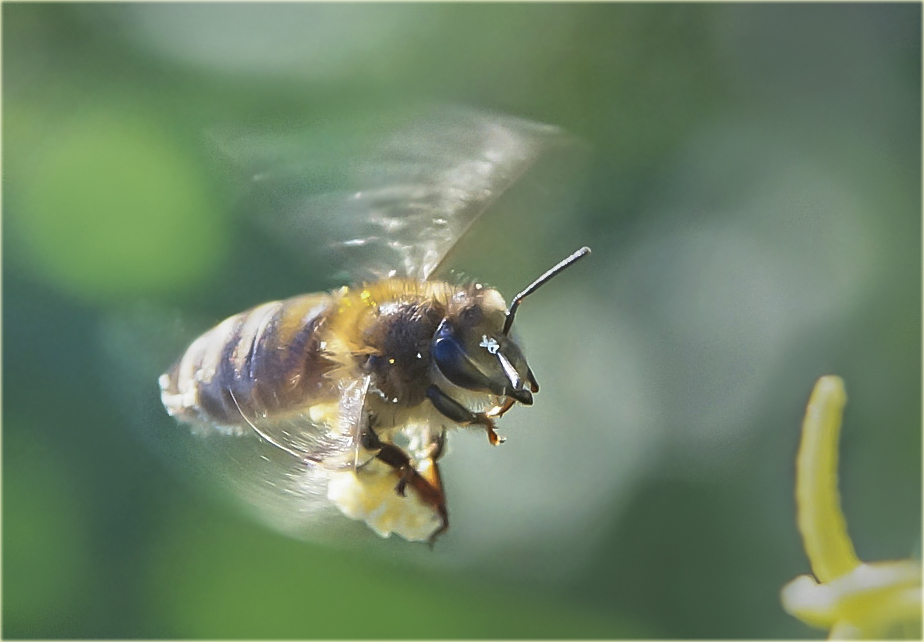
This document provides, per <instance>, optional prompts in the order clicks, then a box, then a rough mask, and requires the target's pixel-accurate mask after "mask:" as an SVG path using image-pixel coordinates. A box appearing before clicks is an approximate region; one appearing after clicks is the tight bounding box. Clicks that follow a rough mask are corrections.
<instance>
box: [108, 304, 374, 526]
mask: <svg viewBox="0 0 924 642" xmlns="http://www.w3.org/2000/svg"><path fill="white" fill-rule="evenodd" d="M198 327H201V326H200V324H193V323H188V322H186V321H184V320H183V317H182V316H181V315H178V314H175V313H172V312H168V311H166V310H164V309H162V308H158V307H155V306H152V305H144V306H138V307H136V308H134V309H130V310H124V311H122V312H119V313H114V314H111V315H110V316H109V318H107V319H106V320H105V322H104V323H103V324H102V325H101V326H100V340H101V346H102V349H103V350H102V354H103V357H104V358H105V359H106V360H107V362H108V364H107V365H109V367H108V368H107V369H106V371H108V372H111V373H117V374H116V375H115V376H114V377H113V380H112V381H109V382H106V383H107V385H106V386H105V387H106V389H107V390H108V391H109V392H110V393H111V394H112V400H113V402H114V403H115V404H117V405H118V406H120V407H121V408H122V409H123V410H124V412H123V414H124V416H125V417H126V421H127V422H128V423H129V425H130V427H131V428H132V429H134V431H135V432H136V433H137V434H138V436H139V437H140V439H141V441H142V442H144V443H145V445H146V446H147V447H148V448H149V449H150V450H151V451H152V452H154V453H155V454H157V455H158V456H159V457H160V458H161V459H163V460H164V461H166V462H167V463H168V464H170V465H171V466H172V467H173V468H174V469H175V472H177V473H179V474H180V475H181V476H184V477H187V478H190V477H191V478H193V481H194V482H196V483H197V485H200V486H202V487H204V488H206V489H209V488H210V489H211V490H212V491H216V490H217V492H218V493H219V494H222V495H224V496H225V498H226V499H232V500H236V501H237V503H238V504H239V505H241V506H242V508H244V510H245V511H246V512H249V513H251V514H252V515H253V516H254V517H255V518H256V519H257V520H258V521H261V522H263V523H265V524H267V525H268V526H270V527H272V528H274V529H276V530H278V531H280V532H283V533H286V534H289V535H292V536H296V537H301V538H310V539H314V540H318V541H336V539H337V537H338V534H339V533H343V532H345V531H349V532H352V533H363V532H364V528H362V525H361V524H354V523H353V522H351V521H350V520H344V519H342V516H340V514H339V512H338V511H337V509H336V508H334V507H333V506H332V505H331V504H330V502H329V501H328V499H327V485H328V480H329V478H330V475H331V474H332V473H334V472H336V471H338V470H348V469H350V468H352V467H353V466H355V465H356V464H357V463H360V464H361V463H363V462H362V461H359V462H357V456H358V451H357V450H355V449H354V446H355V440H354V439H353V435H352V432H351V431H352V429H353V427H354V425H358V421H359V414H360V413H361V412H362V399H363V398H364V396H365V386H366V382H365V381H364V380H360V381H358V382H356V384H355V385H354V386H352V387H351V389H349V390H346V391H344V394H343V395H342V398H341V400H338V401H337V402H335V409H331V410H332V415H331V417H334V418H336V420H338V421H339V422H340V424H339V427H337V428H335V429H334V430H333V431H332V432H335V433H337V432H339V433H341V434H344V433H349V434H348V435H346V436H344V438H343V439H342V440H341V441H340V442H339V443H340V446H339V448H337V449H334V448H332V447H331V445H332V443H333V442H332V441H331V440H330V439H331V438H330V437H329V436H327V435H325V436H323V437H321V433H320V432H319V431H320V430H322V429H323V430H325V431H327V430H329V429H330V426H328V425H327V423H323V422H326V421H328V419H329V418H328V417H320V416H317V415H316V417H315V419H322V420H323V422H317V421H313V420H312V419H311V417H310V416H309V415H308V413H307V411H306V413H305V414H304V415H303V416H294V415H293V416H290V417H286V418H284V419H283V418H273V419H267V418H259V419H258V421H256V422H255V425H256V426H257V427H259V428H260V430H261V431H262V432H265V433H267V434H269V435H271V439H272V440H273V441H278V442H281V443H282V444H283V445H284V447H279V445H278V444H274V443H271V441H270V440H267V439H264V438H261V437H259V436H258V435H257V432H256V431H255V430H253V429H249V428H246V427H245V428H241V426H240V424H238V425H236V427H235V428H234V429H233V430H232V429H229V428H227V427H225V428H221V427H218V426H216V425H212V424H206V423H201V424H197V425H195V426H194V427H193V429H192V430H190V426H188V425H182V424H179V423H177V421H175V420H174V419H172V418H171V417H169V416H168V415H167V413H166V412H165V411H164V406H163V404H162V403H161V399H160V391H159V390H158V387H157V384H156V381H157V378H158V376H159V374H160V373H162V372H164V371H166V369H167V367H168V366H169V365H170V362H169V360H170V358H171V357H172V356H173V355H178V354H181V352H182V350H183V348H184V347H185V346H186V344H187V342H188V341H189V339H190V338H191V337H190V336H189V335H190V331H192V332H193V333H194V332H195V331H196V329H197V328H198ZM341 413H342V414H341ZM251 419H252V418H251ZM243 423H244V425H245V426H246V423H247V422H243ZM313 436H316V437H317V438H318V439H322V440H323V444H324V448H327V450H326V451H325V450H321V447H320V446H319V445H318V444H316V443H314V442H313V441H312V439H313V438H314V437H313ZM319 452H324V453H325V461H324V462H322V463H318V462H315V461H311V460H309V459H307V455H308V454H309V453H313V456H316V455H317V453H319ZM331 518H333V519H331Z"/></svg>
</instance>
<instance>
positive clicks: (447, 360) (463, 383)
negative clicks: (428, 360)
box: [430, 336, 488, 390]
mask: <svg viewBox="0 0 924 642" xmlns="http://www.w3.org/2000/svg"><path fill="white" fill-rule="evenodd" d="M430 355H431V356H432V357H433V361H434V362H435V363H436V367H437V368H439V370H440V372H441V373H443V376H444V377H446V378H447V379H448V380H449V381H450V382H452V383H453V384H455V385H457V386H459V387H460V388H466V389H468V390H484V389H486V387H487V383H488V382H487V379H486V378H485V376H484V374H482V373H481V371H479V370H478V368H476V367H475V364H473V363H472V361H471V359H469V358H468V355H466V354H465V351H464V350H463V349H462V346H461V345H460V344H459V342H458V341H457V340H456V339H455V338H454V337H452V336H440V337H437V338H436V340H434V342H433V346H432V347H431V348H430Z"/></svg>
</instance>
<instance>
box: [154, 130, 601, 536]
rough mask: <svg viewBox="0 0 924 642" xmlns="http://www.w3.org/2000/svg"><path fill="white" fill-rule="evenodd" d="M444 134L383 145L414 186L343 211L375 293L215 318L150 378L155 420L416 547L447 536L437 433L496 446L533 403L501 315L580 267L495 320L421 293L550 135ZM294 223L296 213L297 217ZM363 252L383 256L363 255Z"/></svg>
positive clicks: (489, 292)
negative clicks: (262, 467) (261, 466)
mask: <svg viewBox="0 0 924 642" xmlns="http://www.w3.org/2000/svg"><path fill="white" fill-rule="evenodd" d="M455 122H456V124H457V125H458V127H457V128H456V129H453V128H451V127H450V128H446V127H441V128H438V129H436V128H425V129H424V130H423V132H424V133H421V132H420V130H417V131H416V132H415V133H414V134H413V135H411V136H410V137H409V138H408V137H407V136H405V137H404V138H403V139H402V138H401V137H399V138H398V141H399V143H400V144H402V145H403V148H404V149H407V145H406V143H407V142H408V141H411V142H416V143H417V145H419V148H420V149H423V150H424V151H423V152H420V153H419V156H416V157H413V158H412V161H411V162H406V163H405V166H409V167H412V168H414V171H413V172H412V174H413V176H414V180H415V181H416V182H414V183H408V181H406V180H405V181H400V182H397V183H394V182H392V181H391V180H389V181H386V183H385V184H383V185H376V186H374V188H373V189H370V190H365V191H359V192H356V193H354V194H352V195H351V196H350V197H349V198H348V200H350V201H351V202H352V204H353V210H352V211H353V214H352V216H354V217H356V216H359V217H361V223H362V225H363V226H364V227H361V228H357V229H359V234H361V236H357V237H349V238H347V239H345V240H342V241H335V242H333V244H332V247H336V248H338V249H340V250H344V251H346V253H347V254H348V255H349V253H350V251H353V250H356V249H357V248H359V249H362V250H363V251H364V252H366V253H365V254H364V257H365V258H364V260H363V262H362V265H360V266H357V267H356V268H355V269H354V271H353V273H354V274H369V272H370V271H371V272H372V275H373V277H378V278H362V279H361V280H358V281H357V282H356V283H355V284H353V285H351V286H344V287H341V288H339V289H335V290H333V291H330V292H322V293H314V294H304V295H300V296H295V297H293V298H289V299H286V300H283V301H272V302H269V303H264V304H262V305H259V306H257V307H255V308H252V309H250V310H247V311H245V312H241V313H239V314H236V315H234V316H231V317H229V318H227V319H225V320H224V321H222V322H221V323H219V324H218V325H216V326H215V327H213V328H212V329H211V330H209V331H207V332H205V333H204V334H202V335H201V336H200V337H199V338H197V339H196V340H194V341H193V342H192V343H191V344H190V345H189V347H188V348H187V349H186V351H185V352H184V353H183V354H182V356H180V358H179V359H178V360H177V361H176V362H175V363H174V365H173V366H172V367H171V368H170V369H168V370H167V372H165V373H164V374H162V375H161V376H160V378H159V386H160V392H161V401H162V403H163V405H164V408H165V409H166V411H167V413H168V414H169V415H171V416H172V417H174V418H175V419H177V420H179V421H180V422H182V423H184V424H188V425H189V426H191V428H192V430H193V432H194V433H197V434H201V435H203V436H207V437H210V438H215V436H216V435H217V436H218V438H227V439H247V438H256V439H258V440H260V441H261V442H262V443H264V444H266V445H268V446H269V447H270V448H271V449H273V450H274V451H275V456H276V457H282V458H283V459H285V460H286V468H287V470H289V471H299V470H302V471H303V474H302V473H299V475H300V479H301V481H299V482H298V484H299V486H304V485H305V484H310V485H311V487H312V491H313V492H314V491H316V492H321V493H326V499H327V501H328V502H330V503H331V504H333V505H334V506H335V507H336V508H337V509H338V510H339V511H340V512H341V513H342V514H343V515H345V516H347V517H349V518H351V519H354V520H358V521H362V522H365V523H366V524H367V525H368V526H369V527H370V528H372V529H373V530H374V531H375V532H376V533H378V534H379V535H381V536H383V537H387V536H388V535H390V534H391V533H396V534H398V535H399V536H401V537H403V538H404V539H406V540H409V541H423V542H430V543H431V544H432V542H433V541H434V540H435V539H436V538H437V537H438V536H439V535H440V534H442V533H444V532H445V531H446V529H447V528H448V526H449V517H448V511H447V508H446V497H445V493H444V490H443V483H442V480H441V477H440V470H439V464H438V462H439V460H440V458H441V456H442V454H443V453H444V451H445V444H446V435H447V431H448V430H449V429H451V428H454V427H465V428H475V429H478V430H483V431H484V432H485V433H486V434H487V437H488V440H489V442H490V443H491V444H492V445H498V444H500V443H502V442H503V441H504V439H503V438H502V437H500V436H499V435H498V434H497V431H496V420H497V419H498V418H500V417H502V416H503V415H504V414H505V413H506V412H507V411H508V410H510V408H511V407H513V406H514V405H515V404H517V403H519V404H522V405H531V404H532V403H533V395H534V394H536V393H537V392H538V391H539V384H538V382H537V380H536V377H535V375H534V374H533V371H532V369H531V368H530V366H529V365H528V364H527V361H526V357H525V356H524V354H523V350H522V349H521V347H520V345H519V344H518V342H517V340H516V338H515V337H514V336H512V333H511V329H512V325H513V322H514V318H515V315H516V312H517V309H518V307H519V305H520V304H521V303H522V301H523V300H524V299H525V298H526V297H527V296H529V295H530V294H531V293H532V292H534V291H535V290H536V289H537V288H539V287H540V286H541V285H543V284H545V283H547V282H548V281H549V280H550V279H551V278H553V277H554V276H555V275H557V274H559V273H560V272H561V271H562V270H564V269H566V268H567V267H569V266H571V265H573V264H574V263H575V262H576V261H578V260H579V259H581V258H583V257H585V256H587V255H588V254H589V253H590V250H589V248H587V247H583V248H581V249H580V250H578V251H576V252H574V253H573V254H571V255H570V256H568V257H567V258H566V259H564V260H563V261H561V262H560V263H558V264H557V265H555V266H554V267H552V268H551V269H550V270H548V271H547V272H545V273H544V274H543V275H541V276H540V277H539V278H538V279H536V280H535V281H533V282H532V283H531V284H530V285H529V286H528V287H527V288H525V289H524V290H523V291H521V292H520V293H519V294H517V295H516V296H515V297H514V298H513V299H512V300H511V303H510V305H509V307H508V306H507V304H506V302H505V300H504V298H503V296H502V295H501V294H500V293H499V292H498V291H497V290H496V289H494V288H491V287H488V286H486V285H483V284H482V283H479V282H473V281H470V282H467V283H462V284H454V283H451V282H449V281H447V280H440V279H436V278H433V274H434V273H435V272H436V271H437V269H438V268H439V266H440V265H441V264H442V263H443V260H444V259H445V257H446V254H447V253H448V252H449V251H450V250H451V249H452V247H453V246H454V245H455V244H456V242H457V241H458V240H459V238H461V237H462V236H463V235H464V232H465V231H466V230H467V229H468V227H469V225H470V224H471V222H472V221H473V220H474V219H475V218H477V217H478V216H479V215H480V214H481V212H482V211H483V209H484V206H485V205H486V204H487V202H490V201H492V200H493V199H494V198H496V196H497V195H498V194H499V193H500V192H502V191H504V190H505V189H506V188H507V187H508V186H509V184H511V183H512V182H513V180H516V177H517V176H519V174H520V173H522V171H523V169H524V166H526V165H528V164H529V163H531V162H532V160H533V159H534V157H535V156H536V154H537V152H538V148H539V147H540V145H539V144H538V143H537V141H541V140H543V138H544V137H546V136H548V134H549V133H550V132H551V131H552V129H551V128H548V127H547V126H543V125H537V124H534V123H528V122H526V121H521V120H518V119H510V118H505V117H498V116H488V115H485V114H482V113H480V112H474V113H473V112H465V113H464V114H462V115H461V116H459V115H457V116H456V120H455ZM411 153H412V154H413V153H414V152H413V151H412V152H411ZM386 157H391V158H393V157H394V150H391V151H388V152H387V153H386ZM424 158H426V159H427V160H426V162H424ZM434 160H437V161H439V162H434ZM391 178H392V179H394V177H391ZM447 193H448V196H447ZM357 201H361V204H360V206H359V207H358V208H357V206H356V202H357ZM308 210H310V208H307V210H306V207H305V206H304V203H301V204H300V207H299V212H300V214H299V216H300V217H305V216H306V214H305V212H306V211H308ZM357 212H358V214H357ZM317 220H320V219H317ZM370 226H372V228H373V229H372V231H371V232H370V231H369V228H370ZM355 233H357V232H355V231H354V234H355ZM409 239H412V240H413V241H414V242H413V243H411V242H408V240H409ZM375 245H379V246H381V247H382V248H384V251H380V252H378V254H376V253H375V252H373V253H371V254H370V253H369V252H368V250H369V248H370V246H375ZM370 256H373V257H375V259H374V260H372V259H370V258H369V257H370ZM383 257H384V258H383ZM389 259H390V260H391V264H387V263H388V260H389ZM370 266H373V267H370ZM325 486H326V488H325ZM317 489H320V491H317ZM279 490H280V492H285V488H284V485H281V486H280V487H279Z"/></svg>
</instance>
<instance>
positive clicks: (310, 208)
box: [213, 108, 564, 282]
mask: <svg viewBox="0 0 924 642" xmlns="http://www.w3.org/2000/svg"><path fill="white" fill-rule="evenodd" d="M213 139H214V141H215V144H216V147H218V148H219V150H220V151H221V152H222V154H223V155H224V156H226V157H227V158H228V159H229V160H231V161H232V163H234V164H236V165H237V166H238V167H239V168H241V170H242V171H244V172H245V173H247V174H249V176H250V178H251V182H252V183H251V184H252V187H253V191H252V192H251V194H250V197H249V198H248V199H247V201H246V202H247V203H248V205H247V206H246V209H247V215H248V216H254V217H255V218H256V220H257V222H258V223H259V225H261V226H262V227H264V228H265V229H267V230H268V231H269V232H270V233H271V234H272V235H274V236H275V237H277V238H278V239H279V240H280V241H281V242H282V243H283V244H286V245H289V246H290V247H292V249H293V250H294V251H296V252H298V253H302V254H303V253H305V252H312V251H316V250H317V249H318V247H319V245H325V246H326V248H327V250H328V253H329V257H330V261H331V265H330V267H331V269H332V271H333V272H337V273H339V275H340V276H342V277H345V278H346V279H349V280H352V281H354V282H358V281H366V280H373V279H378V278H383V277H387V276H402V277H409V278H413V279H418V280H424V279H427V278H429V277H430V276H431V275H432V274H433V273H434V272H435V271H436V270H437V269H438V268H439V267H440V266H441V263H442V261H443V258H444V257H445V256H446V254H447V252H449V250H450V249H451V248H452V246H453V245H454V244H455V243H456V241H457V240H458V239H459V238H460V237H461V236H462V235H463V234H464V233H465V231H466V230H467V229H468V228H469V226H470V225H471V224H472V223H473V222H474V221H475V220H476V219H477V218H478V216H479V215H480V214H481V213H482V212H484V211H485V209H487V208H488V207H489V206H490V205H491V204H492V203H493V202H494V201H495V200H496V199H497V198H498V197H499V196H500V195H501V194H503V193H504V192H505V191H506V190H507V189H508V188H509V187H510V186H511V185H512V184H513V183H514V182H516V180H517V179H518V178H519V177H520V176H521V175H522V174H523V173H524V172H525V171H526V170H527V169H529V167H530V166H531V165H532V164H533V163H534V162H535V161H536V160H537V158H538V157H539V156H540V155H541V154H542V152H543V151H544V150H545V149H546V148H547V147H548V146H549V145H550V144H551V143H553V142H555V141H561V140H563V139H564V137H563V136H562V134H561V132H560V130H558V129H557V128H555V127H551V126H547V125H542V124H538V123H533V122H529V121H525V120H521V119H517V118H511V117H506V116H499V115H495V114H490V113H485V112H479V111H474V110H467V109H461V108H453V109H442V110H440V111H439V112H438V113H436V114H433V115H431V116H429V117H425V118H422V119H417V120H415V121H414V123H413V124H412V125H409V126H405V127H398V128H391V129H390V131H387V132H382V136H380V137H379V139H378V142H377V143H374V144H371V145H370V147H371V149H367V150H365V151H358V152H355V154H356V155H355V157H354V159H353V160H352V162H350V163H344V166H345V169H344V171H343V172H342V173H339V174H331V173H330V172H326V173H325V172H319V171H317V168H319V167H323V166H324V165H323V159H321V158H319V156H318V153H317V148H316V146H315V147H312V139H311V138H310V137H306V136H304V135H302V136H300V137H299V136H296V135H293V133H292V132H289V133H288V134H286V132H284V131H280V130H279V129H277V130H276V131H275V132H274V133H256V132H250V133H248V134H247V135H237V136H233V135H229V134H227V133H224V134H219V133H217V131H216V133H215V134H214V135H213ZM296 140H301V141H302V146H301V147H299V146H298V145H297V144H294V142H293V141H296ZM314 142H315V143H317V142H318V141H314ZM356 159H359V160H358V162H357V161H356ZM332 184H333V186H336V189H330V188H331V187H332Z"/></svg>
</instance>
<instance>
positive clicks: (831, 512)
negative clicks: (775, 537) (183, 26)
mask: <svg viewBox="0 0 924 642" xmlns="http://www.w3.org/2000/svg"><path fill="white" fill-rule="evenodd" d="M846 403H847V394H846V392H845V391H844V382H843V380H841V378H840V377H835V376H825V377H822V378H820V379H819V380H818V382H817V383H816V384H815V389H814V390H812V395H811V397H810V398H809V402H808V407H807V408H806V411H805V420H804V421H803V424H802V442H801V443H800V445H799V454H798V456H797V457H796V507H797V513H796V522H797V524H798V527H799V532H800V533H801V534H802V543H803V545H804V546H805V553H806V555H808V558H809V562H810V563H811V565H812V572H813V573H814V574H815V577H817V578H818V580H819V581H820V582H830V581H831V580H833V579H835V578H837V577H840V576H841V575H844V574H846V573H849V572H850V571H852V570H853V569H855V568H856V567H857V566H858V565H859V564H860V560H859V559H858V558H857V554H856V552H854V549H853V543H852V542H851V541H850V537H849V536H848V535H847V523H846V520H845V519H844V513H843V512H842V511H841V503H840V496H839V495H838V492H837V445H838V438H839V436H840V429H841V418H842V416H843V411H844V405H845V404H846Z"/></svg>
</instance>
